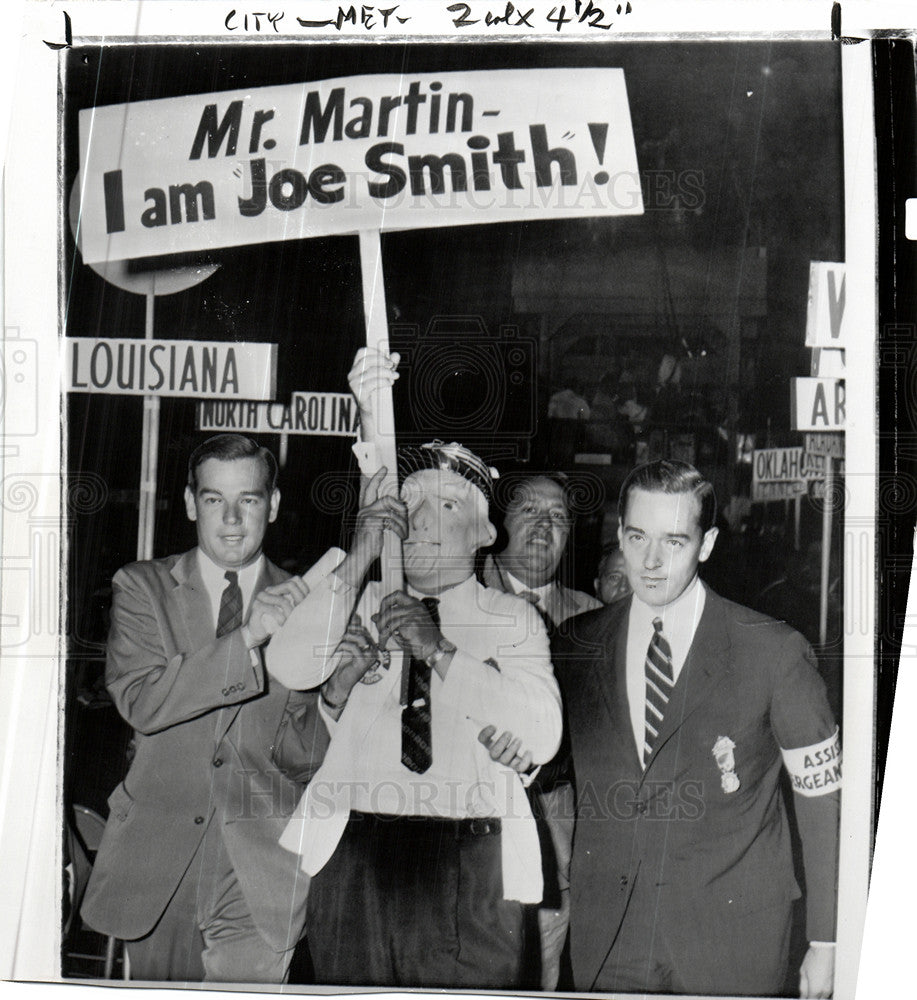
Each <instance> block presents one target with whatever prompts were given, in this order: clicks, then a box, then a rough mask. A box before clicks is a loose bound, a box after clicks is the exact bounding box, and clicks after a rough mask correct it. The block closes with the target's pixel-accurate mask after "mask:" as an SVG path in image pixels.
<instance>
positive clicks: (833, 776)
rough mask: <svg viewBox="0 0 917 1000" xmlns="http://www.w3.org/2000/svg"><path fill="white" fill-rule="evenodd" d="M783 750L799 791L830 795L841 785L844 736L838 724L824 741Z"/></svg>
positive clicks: (809, 794)
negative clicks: (842, 742) (842, 738)
mask: <svg viewBox="0 0 917 1000" xmlns="http://www.w3.org/2000/svg"><path fill="white" fill-rule="evenodd" d="M780 752H781V753H782V754H783V763H784V766H785V767H786V769H787V771H788V772H789V775H790V784H791V785H792V788H793V791H794V792H796V794H797V795H805V796H806V797H809V798H811V797H814V796H816V795H830V794H831V792H836V791H837V790H838V789H839V788H840V787H841V738H840V732H839V730H838V729H837V728H835V730H834V734H833V735H832V736H829V737H828V739H826V740H822V742H821V743H813V744H812V746H810V747H797V748H796V749H795V750H784V749H783V747H781V748H780Z"/></svg>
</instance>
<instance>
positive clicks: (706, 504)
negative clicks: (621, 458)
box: [618, 459, 716, 534]
mask: <svg viewBox="0 0 917 1000" xmlns="http://www.w3.org/2000/svg"><path fill="white" fill-rule="evenodd" d="M632 490H645V491H646V492H647V493H689V494H691V495H692V496H694V497H696V498H697V501H698V504H699V506H700V514H699V515H698V519H697V520H698V524H699V525H700V529H701V531H702V532H703V533H704V534H706V533H707V532H708V531H709V530H710V529H711V528H712V527H713V525H714V522H715V521H716V494H715V493H714V491H713V483H711V482H710V481H709V480H707V479H704V477H703V476H702V475H701V474H700V473H699V472H698V471H697V469H695V468H694V466H693V465H688V463H687V462H675V461H669V460H668V459H660V460H659V461H657V462H648V463H647V464H646V465H638V466H637V468H636V469H633V470H632V471H631V472H630V473H628V476H627V478H626V479H625V480H624V482H623V484H622V485H621V492H620V494H619V495H618V518H619V520H620V522H621V524H622V525H623V524H624V515H625V513H626V511H627V501H628V498H629V497H630V494H631V491H632Z"/></svg>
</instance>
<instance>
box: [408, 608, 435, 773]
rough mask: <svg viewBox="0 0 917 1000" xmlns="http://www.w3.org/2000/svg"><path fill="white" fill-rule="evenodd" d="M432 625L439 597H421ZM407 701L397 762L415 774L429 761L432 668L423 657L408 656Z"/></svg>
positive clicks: (431, 758) (431, 743) (431, 749)
mask: <svg viewBox="0 0 917 1000" xmlns="http://www.w3.org/2000/svg"><path fill="white" fill-rule="evenodd" d="M422 600H423V603H424V606H425V607H426V609H427V611H429V612H430V617H431V618H432V619H433V624H434V625H437V626H438V625H439V624H440V621H439V607H438V605H439V600H438V599H437V598H436V597H424V598H422ZM408 669H409V670H410V675H409V676H410V679H409V681H408V703H407V705H405V706H404V708H403V709H402V710H401V763H402V764H404V766H405V767H406V768H407V769H408V770H409V771H413V772H414V773H415V774H423V773H424V771H428V770H429V769H430V765H431V764H432V763H433V733H432V730H431V710H430V681H431V679H432V678H431V674H432V672H433V668H432V667H431V666H430V665H429V664H428V663H426V662H425V661H424V660H416V659H414V657H413V656H412V657H411V662H410V665H409V668H408Z"/></svg>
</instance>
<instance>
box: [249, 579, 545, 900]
mask: <svg viewBox="0 0 917 1000" xmlns="http://www.w3.org/2000/svg"><path fill="white" fill-rule="evenodd" d="M355 596H356V594H355V592H354V591H353V590H352V588H349V587H347V585H346V584H343V583H342V582H341V581H340V580H338V578H337V577H334V576H333V575H332V576H331V577H328V578H327V579H326V580H325V581H323V583H322V585H320V586H319V587H317V588H316V589H315V590H314V591H312V592H310V594H309V596H308V597H307V598H306V599H305V600H304V601H303V602H302V603H301V604H300V605H299V606H298V607H297V608H296V609H295V610H294V612H293V614H291V615H290V617H289V618H288V619H287V622H286V623H285V625H284V627H283V629H281V630H280V632H278V633H277V634H276V635H275V637H274V640H273V641H272V643H271V646H270V647H269V648H268V670H269V672H270V673H272V674H273V675H274V676H275V677H277V679H278V680H280V681H281V683H284V684H286V685H288V686H292V687H294V688H296V687H300V683H299V677H298V675H299V673H300V672H305V673H308V674H310V675H314V673H315V670H314V667H313V666H312V665H311V664H310V663H309V662H308V658H309V657H308V654H309V653H311V655H316V654H317V653H318V652H322V653H323V655H324V656H325V657H327V655H328V652H329V651H330V649H332V648H333V642H334V640H335V639H336V638H339V637H340V635H341V634H342V633H343V630H344V625H345V624H346V621H347V620H348V619H349V617H350V614H351V611H352V609H353V602H354V598H355ZM382 596H383V594H382V593H381V588H380V585H379V584H378V583H369V584H367V586H366V588H365V590H364V592H363V595H362V597H361V599H360V602H359V605H358V607H357V612H358V614H359V615H360V618H361V620H362V621H363V623H364V625H366V626H367V627H369V628H372V621H371V616H372V615H373V614H374V613H375V612H376V611H377V610H378V608H379V604H380V601H381V598H382ZM435 596H436V597H437V598H438V600H439V613H440V618H441V621H442V626H441V630H442V633H443V635H444V636H445V638H446V639H448V640H449V641H450V642H452V643H453V644H454V645H455V646H456V652H455V653H454V654H453V657H452V660H451V662H450V664H449V668H448V670H447V673H446V677H445V679H443V678H441V677H440V676H439V674H438V673H436V672H435V671H434V672H433V676H432V679H431V689H430V690H431V717H432V748H433V761H432V764H431V766H430V769H429V770H428V771H426V772H425V773H424V774H422V775H419V774H414V773H412V772H411V771H409V770H408V769H407V768H405V767H404V766H403V765H402V764H401V704H400V687H401V685H400V680H401V677H400V673H401V671H400V669H399V668H398V664H399V661H400V660H401V659H402V657H400V656H398V655H395V654H393V657H392V668H391V669H390V670H384V669H380V670H379V676H380V680H379V681H378V682H376V683H373V684H356V685H355V686H354V688H353V690H352V691H351V694H350V698H349V699H348V702H347V706H346V708H345V709H344V711H343V713H342V714H341V717H340V719H339V721H338V722H337V723H336V724H335V723H331V724H330V725H329V729H330V730H331V733H332V740H331V745H330V747H329V749H328V754H327V756H326V758H325V763H324V764H323V765H322V768H321V770H320V771H319V773H318V774H316V775H315V777H314V778H313V779H312V781H311V783H310V784H309V786H308V787H307V789H306V793H305V795H304V796H303V801H302V802H301V803H300V807H299V810H298V812H297V815H296V816H295V817H294V818H293V820H291V822H290V825H289V826H288V828H287V831H286V832H285V834H284V836H283V838H282V839H281V843H282V844H283V845H284V846H285V847H288V848H289V849H290V850H295V851H297V852H298V853H300V854H301V855H302V856H303V867H304V869H305V870H306V871H308V872H310V874H314V873H315V872H316V871H319V870H320V869H321V867H322V866H323V865H324V863H325V861H326V860H327V858H328V857H330V855H331V853H332V852H333V850H334V848H335V846H336V845H337V840H338V839H339V837H340V834H341V832H342V830H343V826H344V824H345V823H346V819H347V815H349V812H350V810H351V809H357V810H360V811H362V812H371V813H379V814H394V815H402V816H424V817H446V818H454V819H462V818H468V817H490V816H498V817H500V818H502V819H503V821H504V822H503V861H504V869H503V877H504V895H505V897H506V898H507V899H522V900H523V901H525V902H528V901H537V900H538V899H540V898H541V889H542V887H541V871H540V861H539V850H538V838H537V833H536V831H535V827H534V821H533V819H532V816H531V811H530V809H529V807H528V801H527V799H526V796H525V793H524V790H523V788H522V783H521V780H520V779H519V776H518V775H516V774H515V772H513V771H512V770H511V769H509V768H507V767H505V766H503V765H501V764H499V763H497V762H496V761H493V760H491V759H490V754H489V753H488V751H487V749H486V748H485V747H484V746H482V745H481V743H480V742H479V741H478V733H479V732H480V731H481V729H483V728H484V726H486V725H495V726H496V727H497V732H503V731H504V730H508V731H510V732H512V733H514V735H516V736H519V737H521V738H522V740H523V745H524V746H526V747H528V748H530V749H531V750H532V753H533V756H534V759H535V761H536V762H539V763H540V762H543V761H545V760H549V759H550V758H551V757H552V756H553V754H554V753H555V752H556V750H557V746H558V744H559V741H560V734H561V713H560V695H559V691H558V688H557V682H556V680H555V678H554V673H553V670H552V668H551V663H550V654H549V650H548V642H547V636H546V634H545V629H544V624H543V623H542V621H541V618H540V616H539V614H538V612H537V611H536V610H535V608H533V607H532V605H531V604H529V603H528V602H527V601H524V600H522V599H519V598H516V597H514V596H512V595H507V594H504V593H502V592H499V591H494V590H488V589H486V588H484V587H482V586H481V585H480V584H479V583H478V582H477V580H475V579H474V577H469V578H468V579H467V580H465V581H464V582H463V583H460V584H459V585H458V586H456V587H452V588H449V589H448V590H445V591H443V592H442V593H440V594H437V595H435ZM332 622H334V624H332ZM326 637H327V639H329V640H331V641H330V642H329V643H328V645H327V646H325V647H324V650H323V649H322V645H321V644H322V643H323V642H324V641H325V639H326ZM278 639H280V640H281V641H280V642H278V641H277V640H278ZM316 640H317V642H316ZM304 650H305V651H307V656H306V657H305V662H304V657H303V651H304ZM325 718H326V720H327V719H328V716H327V715H326V716H325ZM332 819H334V822H332V823H322V822H321V821H322V820H332Z"/></svg>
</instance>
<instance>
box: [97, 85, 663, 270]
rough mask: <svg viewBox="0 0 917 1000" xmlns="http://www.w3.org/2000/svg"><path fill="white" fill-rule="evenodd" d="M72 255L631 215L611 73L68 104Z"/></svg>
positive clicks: (618, 90)
mask: <svg viewBox="0 0 917 1000" xmlns="http://www.w3.org/2000/svg"><path fill="white" fill-rule="evenodd" d="M80 168H81V179H80V185H81V190H82V198H83V201H82V206H81V228H80V248H81V251H82V254H83V258H84V260H85V261H86V262H87V263H95V262H97V261H102V260H121V259H129V258H137V257H146V256H152V255H161V254H168V253H174V252H179V251H182V252H185V251H191V250H203V249H212V248H215V247H223V246H237V245H242V244H251V243H262V242H269V241H273V240H285V239H303V238H306V237H311V236H324V235H333V234H339V233H356V232H359V231H363V230H370V231H371V230H378V231H385V230H395V229H421V228H427V227H436V226H454V225H469V224H473V223H490V222H508V221H516V220H525V219H531V218H564V217H579V216H600V215H639V214H641V213H642V212H643V201H642V196H641V193H640V179H639V174H638V166H637V156H636V149H635V145H634V135H633V128H632V125H631V120H630V109H629V106H628V101H627V91H626V88H625V83H624V71H623V70H621V69H539V70H492V71H471V72H462V73H435V74H429V73H427V74H417V75H408V76H402V75H398V74H392V75H378V76H354V77H342V78H339V79H331V80H321V81H315V82H312V83H303V84H289V85H283V86H276V87H261V88H255V89H249V90H237V91H221V92H217V93H211V94H201V95H194V96H185V97H175V98H164V99H160V100H154V101H137V102H134V103H130V104H122V105H112V106H107V107H99V108H89V109H86V110H84V111H81V112H80Z"/></svg>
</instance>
